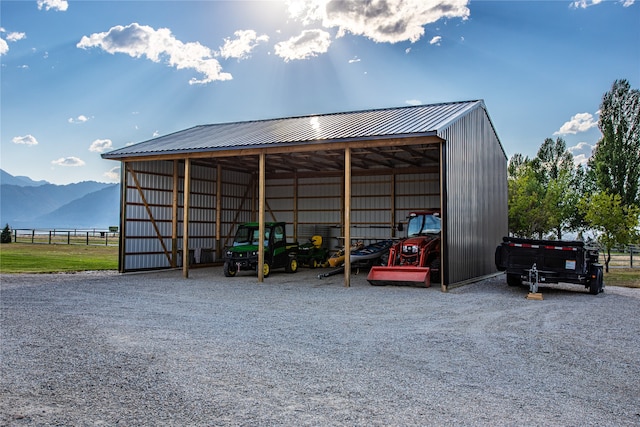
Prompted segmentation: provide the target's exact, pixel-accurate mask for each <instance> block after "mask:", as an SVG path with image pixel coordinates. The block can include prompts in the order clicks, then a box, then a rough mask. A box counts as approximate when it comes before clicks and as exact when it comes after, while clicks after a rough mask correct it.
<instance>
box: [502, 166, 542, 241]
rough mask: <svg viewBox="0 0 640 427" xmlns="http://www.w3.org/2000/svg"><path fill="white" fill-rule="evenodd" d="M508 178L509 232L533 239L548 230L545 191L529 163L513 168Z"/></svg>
mask: <svg viewBox="0 0 640 427" xmlns="http://www.w3.org/2000/svg"><path fill="white" fill-rule="evenodd" d="M513 172H514V173H513V175H511V176H510V177H509V181H508V186H509V189H508V192H509V231H510V232H511V233H512V234H513V235H515V236H517V237H533V236H534V235H538V237H540V238H541V237H542V234H543V233H545V232H546V231H547V230H548V224H549V216H548V209H547V208H546V207H545V203H546V201H545V194H546V190H545V188H544V186H543V185H542V184H541V183H540V181H539V180H538V178H537V175H536V173H535V171H534V170H533V169H532V168H531V165H530V163H529V162H525V163H523V164H521V165H520V166H519V167H514V170H513Z"/></svg>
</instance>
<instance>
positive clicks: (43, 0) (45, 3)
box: [38, 0, 69, 12]
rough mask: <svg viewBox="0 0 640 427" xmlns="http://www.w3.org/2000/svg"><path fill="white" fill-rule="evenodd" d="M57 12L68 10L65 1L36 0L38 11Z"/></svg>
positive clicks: (67, 4)
mask: <svg viewBox="0 0 640 427" xmlns="http://www.w3.org/2000/svg"><path fill="white" fill-rule="evenodd" d="M43 7H44V10H51V9H53V10H59V11H62V12H64V11H66V10H67V9H68V8H69V3H67V0H38V10H42V8H43Z"/></svg>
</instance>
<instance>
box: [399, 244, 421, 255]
mask: <svg viewBox="0 0 640 427" xmlns="http://www.w3.org/2000/svg"><path fill="white" fill-rule="evenodd" d="M402 252H403V253H405V254H417V253H418V247H417V246H413V245H404V246H403V247H402Z"/></svg>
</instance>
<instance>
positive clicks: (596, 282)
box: [589, 267, 603, 295]
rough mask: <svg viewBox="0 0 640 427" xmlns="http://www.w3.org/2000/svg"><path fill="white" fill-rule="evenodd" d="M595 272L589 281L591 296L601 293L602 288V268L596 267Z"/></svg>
mask: <svg viewBox="0 0 640 427" xmlns="http://www.w3.org/2000/svg"><path fill="white" fill-rule="evenodd" d="M595 270H596V271H595V274H596V277H595V278H592V279H591V280H590V281H589V293H590V294H591V295H598V294H599V293H600V292H602V288H603V286H602V285H603V284H602V282H603V274H602V267H597V268H596V269H595Z"/></svg>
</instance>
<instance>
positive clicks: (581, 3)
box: [569, 0, 636, 9]
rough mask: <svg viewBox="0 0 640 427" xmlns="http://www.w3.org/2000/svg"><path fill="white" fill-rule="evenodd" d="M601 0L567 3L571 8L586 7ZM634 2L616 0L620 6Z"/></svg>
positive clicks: (632, 0) (579, 0) (630, 0)
mask: <svg viewBox="0 0 640 427" xmlns="http://www.w3.org/2000/svg"><path fill="white" fill-rule="evenodd" d="M602 2H603V0H575V1H572V2H571V3H570V4H569V7H570V8H572V9H586V8H588V7H591V6H596V5H598V4H600V3H602ZM635 2H636V0H618V2H617V3H620V4H621V5H622V7H629V6H631V5H632V4H634V3H635Z"/></svg>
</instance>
